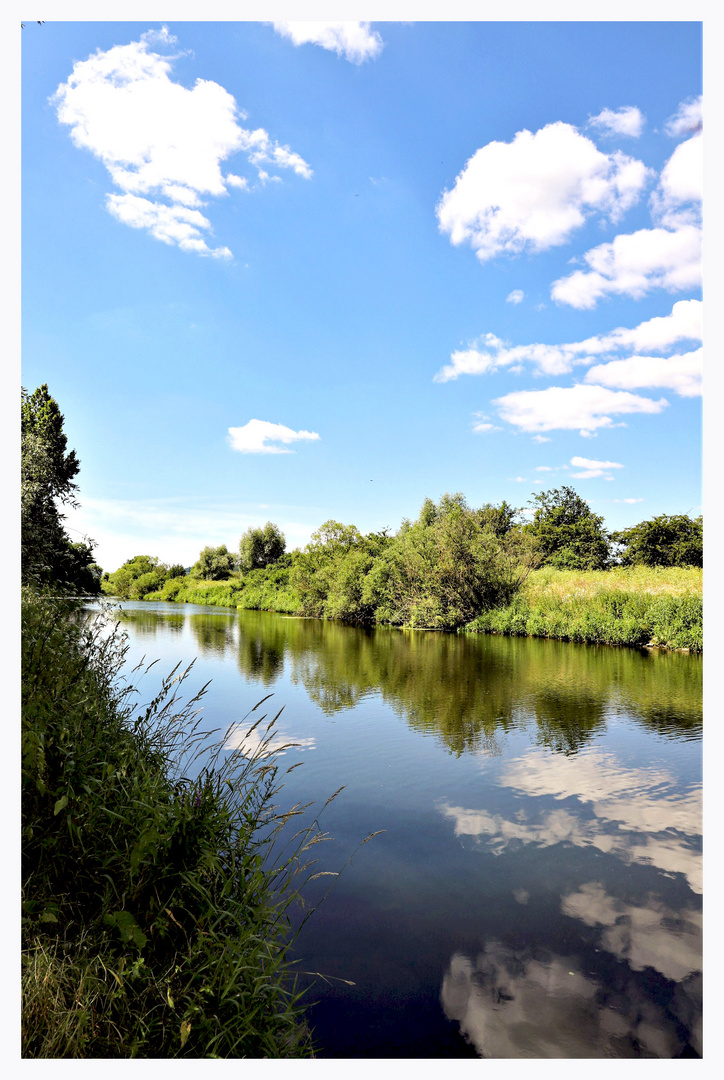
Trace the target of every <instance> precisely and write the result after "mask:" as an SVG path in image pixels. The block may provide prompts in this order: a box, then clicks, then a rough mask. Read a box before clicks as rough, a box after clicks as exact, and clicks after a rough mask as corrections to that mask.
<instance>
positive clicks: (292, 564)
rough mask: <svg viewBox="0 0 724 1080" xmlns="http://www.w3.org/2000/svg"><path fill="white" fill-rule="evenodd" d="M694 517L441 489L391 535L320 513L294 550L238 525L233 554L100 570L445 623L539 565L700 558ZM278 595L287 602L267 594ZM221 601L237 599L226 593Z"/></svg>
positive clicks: (505, 592)
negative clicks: (498, 499)
mask: <svg viewBox="0 0 724 1080" xmlns="http://www.w3.org/2000/svg"><path fill="white" fill-rule="evenodd" d="M702 524H703V523H702V518H701V517H699V518H695V519H692V518H690V517H689V516H688V515H685V514H680V515H659V516H657V517H655V518H652V519H650V520H648V521H644V522H641V523H640V524H638V525H636V526H633V527H632V528H630V529H624V530H620V531H617V532H609V531H607V530H606V528H605V526H604V520H603V518H602V517H601V516H600V515H598V514H594V513H593V511H592V510H591V508H590V506H589V505H588V503H586V501H585V500H584V499H582V498H581V496H580V495H578V494H577V492H575V491H574V490H573V488H571V487H568V486H565V485H564V486H563V487H561V488H557V489H552V490H550V491H544V492H539V493H537V494H535V495H534V496H533V499H532V501H531V504H529V506H528V507H523V508H515V507H513V506H511V505H510V504H509V503H507V502H505V501H503V502H502V503H500V504H498V505H494V504H491V503H486V504H484V505H483V506H481V507H477V508H475V507H471V506H470V505H469V504H468V502H467V500H466V499H465V497H464V495H462V494H461V493H456V494H453V495H450V494H445V495H443V496H442V497H441V498H440V499H439V500H438V501H437V502H435V501H433V500H432V499H426V500H425V501H424V503H423V505H422V507H421V509H420V513H419V515H418V517H417V518H416V519H415V520H414V521H410V520H407V519H405V520H404V521H403V522H402V524H401V526H400V528H399V529H398V531H397V532H396V533H395V534H394V535H392V534H391V533H390V531H389V530H387V529H384V530H382V531H380V532H370V533H367V534H363V533H361V532H360V530H359V529H358V528H357V527H356V526H355V525H345V524H343V523H342V522H339V521H334V520H329V521H326V522H325V523H324V524H323V525H321V526H320V528H319V529H317V530H316V531H315V532H314V533H313V534H312V537H311V540H310V542H309V543H308V544H307V545H306V546H305V547H304V548H303V549H302V550H295V551H291V552H288V551H286V543H285V537H284V534H283V533H282V531H281V530H280V529H279V527H278V526H277V525H275V524H274V523H273V522H267V523H266V525H264V526H263V527H258V528H249V529H247V530H246V532H245V533H244V535H243V536H242V537H241V540H240V543H239V548H238V552H233V551H229V550H228V548H227V547H226V545H224V544H222V545H221V546H219V547H206V548H204V549H203V551H202V552H201V553H200V554H199V558H198V560H197V561H196V563H195V564H194V565H193V567H190V568H189V570H188V575H182V572H181V567H178V566H176V567H167V566H164V565H163V564H161V563H159V562H158V560H150V559H149V558H148V557H147V556H136V557H135V558H134V559H130V560H128V562H127V563H125V564H124V565H123V566H122V567H121V568H120V569H119V570H117V571H116V572H115V574H108V575H104V581H103V589H104V591H106V592H108V593H110V594H112V595H116V596H121V597H122V598H130V599H143V598H144V597H147V598H149V599H175V598H176V597H177V596H178V594H179V592H180V591H181V590H182V589H183V588H184V583H185V581H187V580H188V578H190V579H191V581H193V582H196V583H198V584H201V583H202V582H209V583H215V582H216V583H222V582H229V583H231V590H232V591H233V589H234V588H241V587H247V588H257V589H258V588H261V589H263V590H266V591H265V595H266V596H267V597H268V598H269V599H268V600H267V602H266V603H265V604H264V605H262V606H271V607H275V606H278V608H279V610H294V611H296V612H297V613H299V614H302V615H307V616H313V617H317V618H328V619H340V620H342V621H345V622H353V623H372V622H377V623H379V622H382V623H389V624H392V625H409V626H430V627H438V628H440V629H452V628H455V627H458V626H462V625H465V624H466V623H468V622H469V621H470V620H471V619H473V618H475V617H476V616H477V615H478V614H480V613H481V612H483V611H489V610H491V609H493V608H496V607H500V606H502V605H505V604H508V603H510V602H511V600H512V599H513V597H514V596H515V595H516V593H517V592H518V590H519V589H520V586H521V585H522V583H523V581H524V580H525V578H526V577H527V575H528V574H529V573H530V572H531V570H533V569H537V568H539V567H542V566H550V567H553V568H555V569H561V570H606V569H609V568H612V567H614V566H621V565H624V566H665V567H671V566H701V565H702V561H703V530H702ZM235 583H237V584H236V585H235ZM281 591H283V595H284V606H281V604H280V605H277V604H276V602H275V598H277V597H280V596H281ZM186 598H188V596H187V597H186ZM290 598H291V599H290ZM223 602H224V603H233V602H235V600H234V597H233V596H232V594H231V591H230V593H229V598H228V600H224V601H223ZM290 604H291V606H290Z"/></svg>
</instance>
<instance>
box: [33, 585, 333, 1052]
mask: <svg viewBox="0 0 724 1080" xmlns="http://www.w3.org/2000/svg"><path fill="white" fill-rule="evenodd" d="M123 657H124V650H123V647H122V644H121V643H120V641H119V639H118V637H117V636H116V635H114V634H112V633H109V632H108V629H107V628H106V630H103V629H102V628H101V627H100V626H99V624H98V623H97V622H96V623H95V624H89V623H88V622H87V620H85V619H84V617H83V616H82V613H81V612H80V611H79V610H78V608H77V606H75V607H74V606H73V605H72V604H71V603H69V602H62V601H58V600H57V599H56V600H53V599H50V598H46V597H43V596H40V595H37V594H35V593H33V592H31V591H27V592H26V593H25V595H24V597H23V638H22V659H23V667H22V704H23V731H22V828H23V865H22V890H23V892H22V945H23V953H22V1052H23V1055H24V1056H25V1057H37V1058H51V1057H52V1058H55V1057H58V1058H64V1057H70V1058H90V1057H112V1058H124V1057H143V1058H149V1057H160V1058H166V1057H190V1058H199V1057H242V1056H252V1057H289V1056H310V1055H311V1054H312V1044H311V1039H310V1036H309V1033H308V1031H307V1029H306V1027H305V1025H304V1022H303V1011H302V1005H301V1002H300V1000H299V996H298V995H297V994H296V992H295V989H294V984H293V981H292V980H291V979H290V967H289V955H288V949H289V941H290V919H291V911H292V907H291V905H293V904H294V902H295V900H296V899H298V896H299V893H298V889H299V888H300V887H301V885H302V884H303V883H304V881H305V880H307V878H308V877H309V875H310V874H311V869H310V864H306V863H305V859H306V855H305V851H306V849H307V847H308V846H309V844H310V843H311V842H313V841H314V842H316V839H318V838H319V833H318V832H316V827H315V831H314V833H312V832H311V831H306V832H304V833H303V834H302V836H301V838H298V839H297V840H296V841H294V843H293V844H292V845H291V850H290V849H287V848H286V847H285V845H286V840H285V839H284V837H285V835H286V831H285V828H284V826H285V824H286V822H287V821H288V819H289V815H288V814H287V815H285V814H280V813H279V812H278V810H277V809H276V799H277V795H278V793H279V790H280V786H281V775H280V772H279V770H278V767H277V766H276V764H275V759H274V757H273V756H270V755H268V754H267V753H266V743H267V741H268V739H269V738H270V737H271V736H270V735H269V734H267V735H266V738H262V739H261V741H260V744H259V749H258V750H257V751H256V752H255V754H254V755H253V756H251V757H248V758H245V757H242V756H241V753H240V752H239V751H235V752H231V753H230V754H228V755H227V756H226V757H224V756H223V755H222V753H221V752H220V751H219V750H218V749H217V750H214V749H213V747H214V745H216V746H217V747H218V746H220V745H221V744H219V743H218V742H214V741H212V740H211V738H210V736H208V735H205V734H204V733H203V732H202V731H201V730H200V727H199V718H198V716H197V715H196V712H195V710H197V703H198V700H199V698H200V697H201V694H203V690H202V691H201V692H200V694H198V695H197V696H196V697H195V698H194V699H193V700H192V701H191V702H189V703H188V704H187V705H185V706H183V707H181V706H179V705H178V704H177V701H178V693H179V689H180V688H181V686H182V684H183V680H184V678H185V675H186V673H184V674H182V675H178V674H175V675H173V676H172V677H171V676H169V677H168V678H167V679H166V680H165V681H164V684H163V689H162V690H161V692H160V693H159V695H158V696H157V697H156V698H155V699H154V701H152V702H151V703H150V705H148V706H147V707H144V708H138V706H137V705H136V704H135V697H134V693H135V692H134V691H133V689H132V687H130V686H128V685H126V686H125V689H124V688H123V686H124V684H123V683H121V682H119V672H120V668H121V664H122V662H123ZM256 716H260V718H261V721H262V722H261V727H258V728H257V733H258V732H265V731H267V732H268V730H269V725H268V723H267V720H266V718H265V717H264V715H263V710H262V709H260V710H258V711H257V712H255V713H254V715H253V716H252V717H251V720H250V721H249V722H250V723H251V722H252V721H253V720H254V719H255V718H256ZM272 723H273V722H272ZM194 762H195V764H194ZM282 849H283V850H282Z"/></svg>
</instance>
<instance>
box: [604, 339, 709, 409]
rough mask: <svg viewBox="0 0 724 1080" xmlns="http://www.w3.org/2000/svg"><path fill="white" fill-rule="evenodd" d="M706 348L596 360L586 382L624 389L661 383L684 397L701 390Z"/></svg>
mask: <svg viewBox="0 0 724 1080" xmlns="http://www.w3.org/2000/svg"><path fill="white" fill-rule="evenodd" d="M703 355H704V352H703V349H696V350H695V351H694V352H689V353H683V354H681V355H679V356H667V357H662V356H630V357H628V359H626V360H612V361H611V362H610V363H609V364H596V366H595V367H592V368H590V369H589V370H588V371H587V372H586V376H585V380H584V381H585V382H587V383H597V384H598V385H599V386H609V387H613V388H616V389H621V390H638V389H642V388H643V387H661V388H662V389H666V390H674V391H675V392H676V393H677V394H679V395H680V396H681V397H697V396H698V395H700V394H701V393H702V367H703Z"/></svg>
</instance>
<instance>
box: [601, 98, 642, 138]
mask: <svg viewBox="0 0 724 1080" xmlns="http://www.w3.org/2000/svg"><path fill="white" fill-rule="evenodd" d="M645 122H646V118H645V117H644V115H643V113H642V112H641V110H640V109H637V108H636V106H635V105H625V106H623V108H621V109H604V110H603V111H602V112H600V113H599V114H598V116H592V117H591V118H590V119H589V121H588V126H589V127H592V128H596V129H597V130H598V131H601V132H603V133H604V134H606V135H628V136H629V137H630V138H632V139H638V137H639V136H640V134H641V132H642V131H643V129H644V123H645Z"/></svg>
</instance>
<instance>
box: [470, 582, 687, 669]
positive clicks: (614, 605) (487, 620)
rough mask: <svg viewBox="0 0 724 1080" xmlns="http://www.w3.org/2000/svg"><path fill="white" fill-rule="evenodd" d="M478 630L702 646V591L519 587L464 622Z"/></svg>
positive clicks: (565, 638) (590, 640)
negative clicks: (520, 589) (508, 600)
mask: <svg viewBox="0 0 724 1080" xmlns="http://www.w3.org/2000/svg"><path fill="white" fill-rule="evenodd" d="M466 629H467V630H473V631H476V632H479V633H488V634H491V633H492V634H507V635H514V636H530V637H549V638H558V639H560V640H562V641H580V642H587V643H589V644H607V645H630V646H643V645H659V646H665V647H666V648H670V649H690V650H691V651H692V652H701V650H702V648H703V606H702V597H701V596H700V595H698V596H697V595H695V594H693V593H691V592H685V593H683V594H681V595H666V594H657V593H653V592H645V591H643V590H641V589H639V590H636V589H625V588H620V587H616V585H614V584H612V585H611V586H606V584H605V583H602V584H601V585H600V586H599V587H598V588H597V589H596V590H595V591H591V592H590V593H589V594H588V595H585V594H583V593H582V592H578V593H577V592H572V593H568V594H565V593H561V592H560V591H559V590H557V589H555V588H550V589H549V590H545V589H538V590H536V591H535V593H526V592H523V593H521V594H519V595H518V596H516V597H515V598H514V599H513V601H512V602H511V603H510V604H508V605H506V606H502V607H498V608H495V609H494V610H491V611H486V612H483V613H482V614H480V615H478V616H477V618H475V619H474V620H472V622H470V623H469V625H468V626H467V627H466Z"/></svg>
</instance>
